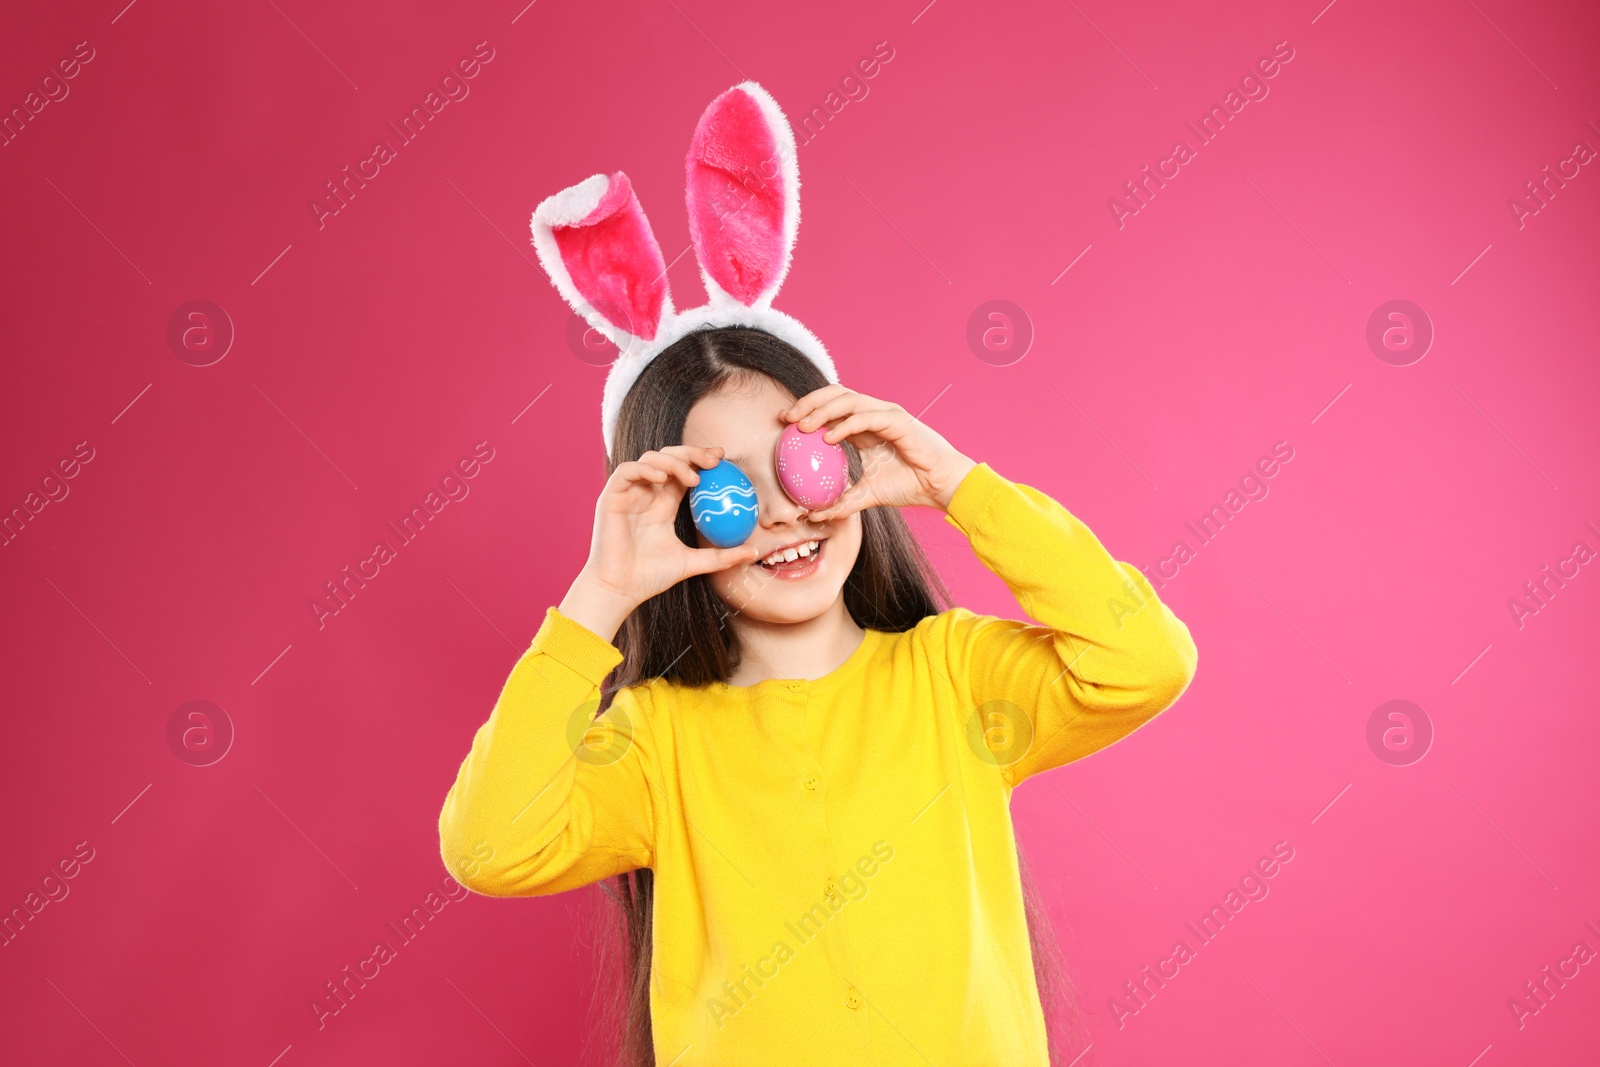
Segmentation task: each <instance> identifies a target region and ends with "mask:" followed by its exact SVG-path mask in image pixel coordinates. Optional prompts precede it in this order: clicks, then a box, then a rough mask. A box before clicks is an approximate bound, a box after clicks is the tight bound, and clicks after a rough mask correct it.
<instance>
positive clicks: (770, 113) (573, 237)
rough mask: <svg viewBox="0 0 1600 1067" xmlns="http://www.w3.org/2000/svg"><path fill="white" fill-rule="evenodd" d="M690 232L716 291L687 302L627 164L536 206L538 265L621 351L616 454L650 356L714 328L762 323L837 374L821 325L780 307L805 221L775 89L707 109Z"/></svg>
mask: <svg viewBox="0 0 1600 1067" xmlns="http://www.w3.org/2000/svg"><path fill="white" fill-rule="evenodd" d="M687 171H688V181H687V199H688V205H689V236H690V239H691V241H692V243H693V245H694V254H695V258H696V259H697V260H699V263H700V276H701V278H702V279H703V280H704V282H705V287H706V292H707V294H708V295H709V297H710V299H709V300H708V301H707V302H706V304H705V305H704V306H702V307H697V308H693V309H691V310H689V311H681V312H680V311H676V310H674V309H673V306H672V293H671V292H670V291H669V289H668V286H667V265H666V262H665V261H664V260H663V258H662V256H661V246H660V245H658V244H657V243H656V238H655V235H654V234H653V233H651V232H650V223H649V222H648V221H646V219H645V217H644V209H643V208H641V207H640V206H639V199H638V197H636V196H635V195H634V192H633V186H632V184H631V183H630V182H629V181H628V176H627V175H626V174H624V173H623V172H621V171H617V172H616V173H615V174H612V175H611V176H609V177H607V176H606V175H604V174H596V175H594V176H593V177H591V178H587V179H585V180H584V181H581V182H579V183H578V184H577V185H574V186H571V187H569V188H566V189H563V190H562V191H561V192H559V193H556V194H555V195H553V196H550V197H547V198H546V199H545V200H544V201H543V202H542V203H540V204H539V206H538V208H537V209H536V210H535V211H534V213H533V247H534V250H535V251H537V252H538V254H539V263H540V264H541V265H542V266H543V267H544V270H545V273H546V274H548V275H550V280H551V281H552V282H553V283H554V284H555V287H556V290H557V291H558V292H560V294H561V295H562V297H564V298H565V299H566V301H567V303H568V304H570V305H572V309H573V310H574V311H576V312H577V313H578V314H579V315H581V316H583V318H584V319H585V320H586V321H587V322H588V323H589V325H590V326H592V327H594V328H595V329H596V330H598V331H600V333H602V334H604V335H605V336H606V338H607V339H609V340H610V341H611V342H612V343H613V344H615V345H616V346H617V347H618V348H619V349H621V350H622V351H621V355H619V356H618V357H617V358H616V360H614V361H613V362H612V364H611V369H610V371H609V372H608V373H607V374H606V385H605V393H604V396H603V397H602V399H601V404H600V428H601V432H602V433H603V434H604V436H605V444H606V453H607V455H608V456H609V455H610V454H611V451H612V445H613V440H612V435H613V433H614V432H615V429H616V423H617V413H618V411H620V410H621V408H622V399H623V397H625V396H627V394H628V390H629V389H631V388H632V387H633V384H634V382H635V381H637V380H638V378H639V375H640V373H641V372H643V370H644V369H645V367H646V366H648V365H649V363H650V361H651V360H652V359H654V358H655V357H656V356H658V355H659V354H660V353H661V352H662V351H663V350H664V349H666V348H667V347H668V346H669V345H671V344H672V343H673V342H675V341H677V340H679V339H680V338H682V337H684V336H685V335H686V334H689V333H692V332H694V331H695V330H698V329H701V328H704V327H718V326H754V327H757V328H758V329H762V330H765V331H766V332H767V333H770V334H772V335H773V336H775V337H777V338H778V339H779V340H781V341H785V342H787V343H788V344H790V345H792V346H794V347H795V348H796V349H798V350H799V351H801V352H802V353H804V354H805V355H806V356H807V357H808V358H810V360H811V361H812V362H813V363H815V364H816V365H817V368H818V369H819V370H821V371H822V373H823V375H824V376H825V377H826V378H827V380H828V381H829V382H830V383H837V382H838V380H839V376H838V374H837V373H836V372H835V370H834V367H833V360H832V359H831V358H830V357H829V355H828V350H827V349H826V348H824V347H823V345H822V342H821V341H819V340H818V339H817V337H816V335H815V334H813V333H812V332H811V331H810V330H808V329H806V328H805V326H803V325H801V324H800V323H799V322H798V321H796V320H795V319H793V318H791V317H789V316H788V315H785V314H784V313H783V312H781V311H778V310H777V309H775V308H774V307H773V306H772V298H773V297H774V296H776V295H777V292H778V288H779V287H780V286H781V285H783V280H784V278H785V277H786V276H787V275H788V273H789V262H790V259H791V258H792V255H793V252H794V241H795V235H796V234H797V233H798V231H799V229H800V166H799V162H798V160H797V158H796V155H795V142H794V131H793V130H792V129H790V127H789V120H788V119H786V118H785V117H784V115H783V112H782V110H780V109H779V107H778V103H777V101H776V100H774V99H773V98H772V96H771V94H769V93H768V92H767V91H766V90H765V89H763V88H762V87H761V86H759V85H757V84H756V83H755V82H752V81H747V82H742V83H741V84H739V85H736V86H734V87H733V88H732V89H729V90H728V91H727V92H725V93H723V94H722V95H721V96H718V97H717V98H716V99H715V100H713V101H712V102H711V105H710V106H709V107H707V108H706V110H705V114H703V115H701V116H700V124H699V125H698V126H697V127H695V131H694V140H693V141H691V142H690V144H689V157H688V161H687Z"/></svg>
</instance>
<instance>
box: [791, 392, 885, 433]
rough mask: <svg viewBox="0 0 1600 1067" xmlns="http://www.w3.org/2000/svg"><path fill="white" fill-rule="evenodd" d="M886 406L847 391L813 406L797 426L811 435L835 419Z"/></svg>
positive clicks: (870, 398)
mask: <svg viewBox="0 0 1600 1067" xmlns="http://www.w3.org/2000/svg"><path fill="white" fill-rule="evenodd" d="M884 406H885V405H884V403H883V401H881V400H874V399H873V398H872V397H870V396H865V395H863V394H861V393H854V392H850V391H848V390H847V391H845V392H843V393H840V394H838V395H837V396H832V397H828V398H827V399H825V400H823V401H822V402H821V403H819V404H816V405H813V406H812V408H811V410H810V411H808V412H806V413H805V414H804V415H803V416H801V417H800V421H799V422H798V423H796V425H797V426H799V427H800V429H801V431H802V432H804V433H811V432H812V431H814V430H816V429H818V428H820V427H822V426H826V425H827V424H828V423H829V422H832V421H833V420H834V419H838V418H843V417H844V416H846V415H850V414H853V413H855V412H857V411H863V410H865V409H867V408H879V407H884Z"/></svg>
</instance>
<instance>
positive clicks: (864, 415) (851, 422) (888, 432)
mask: <svg viewBox="0 0 1600 1067" xmlns="http://www.w3.org/2000/svg"><path fill="white" fill-rule="evenodd" d="M899 415H900V411H899V409H898V408H883V409H880V410H877V411H858V412H856V413H855V414H854V415H851V416H849V417H848V418H846V419H845V420H844V421H843V422H841V423H838V424H836V425H834V426H830V427H828V428H827V429H826V430H824V431H823V433H822V439H823V440H824V441H826V442H828V444H830V445H835V444H838V443H839V442H840V441H843V440H845V439H846V438H848V437H853V436H855V435H856V434H858V433H865V432H868V431H871V432H872V433H876V434H878V435H879V436H880V437H882V438H883V439H884V440H886V441H888V440H893V439H895V438H897V437H899V436H900V435H899V434H898V433H895V432H894V431H895V430H896V429H897V428H898V426H899V424H900V419H899Z"/></svg>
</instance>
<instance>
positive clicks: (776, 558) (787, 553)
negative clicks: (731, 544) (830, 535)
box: [757, 537, 828, 579]
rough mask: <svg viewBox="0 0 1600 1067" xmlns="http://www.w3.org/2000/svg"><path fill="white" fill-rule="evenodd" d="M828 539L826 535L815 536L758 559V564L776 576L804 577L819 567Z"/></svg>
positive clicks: (788, 577)
mask: <svg viewBox="0 0 1600 1067" xmlns="http://www.w3.org/2000/svg"><path fill="white" fill-rule="evenodd" d="M827 540H828V539H827V538H825V537H820V538H813V539H812V540H810V541H806V542H803V543H802V544H798V545H795V546H793V547H792V548H788V549H785V550H783V551H781V552H774V553H773V554H772V555H770V556H768V557H767V558H765V559H762V560H758V561H757V565H758V566H759V567H760V568H761V569H762V570H764V571H766V572H767V573H768V574H771V575H772V576H774V577H776V578H787V579H796V578H804V577H806V576H807V575H809V574H811V573H813V572H814V571H815V570H816V569H817V567H818V565H819V564H820V562H821V559H822V546H823V545H824V544H826V543H827Z"/></svg>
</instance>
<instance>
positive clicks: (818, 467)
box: [773, 422, 850, 511]
mask: <svg viewBox="0 0 1600 1067" xmlns="http://www.w3.org/2000/svg"><path fill="white" fill-rule="evenodd" d="M822 433H823V431H822V430H821V429H817V430H813V431H812V432H811V433H803V432H801V430H800V424H799V423H795V422H791V423H790V424H789V425H787V426H785V427H784V428H783V433H781V434H779V435H778V446H777V449H776V451H775V454H774V456H773V459H774V462H775V463H776V465H777V468H778V483H779V484H780V485H782V486H783V491H784V492H786V493H788V494H789V499H791V500H793V501H794V502H795V503H796V504H799V505H800V506H801V507H803V508H805V509H807V510H808V511H819V510H821V509H822V508H825V507H828V506H829V505H830V504H832V503H834V502H835V501H837V500H838V499H839V498H840V497H841V496H843V495H844V491H845V486H846V484H847V482H848V480H849V475H850V464H849V460H848V458H847V457H846V456H845V452H844V449H843V448H841V447H840V446H839V445H834V444H829V443H828V442H827V441H824V440H823V439H822Z"/></svg>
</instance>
